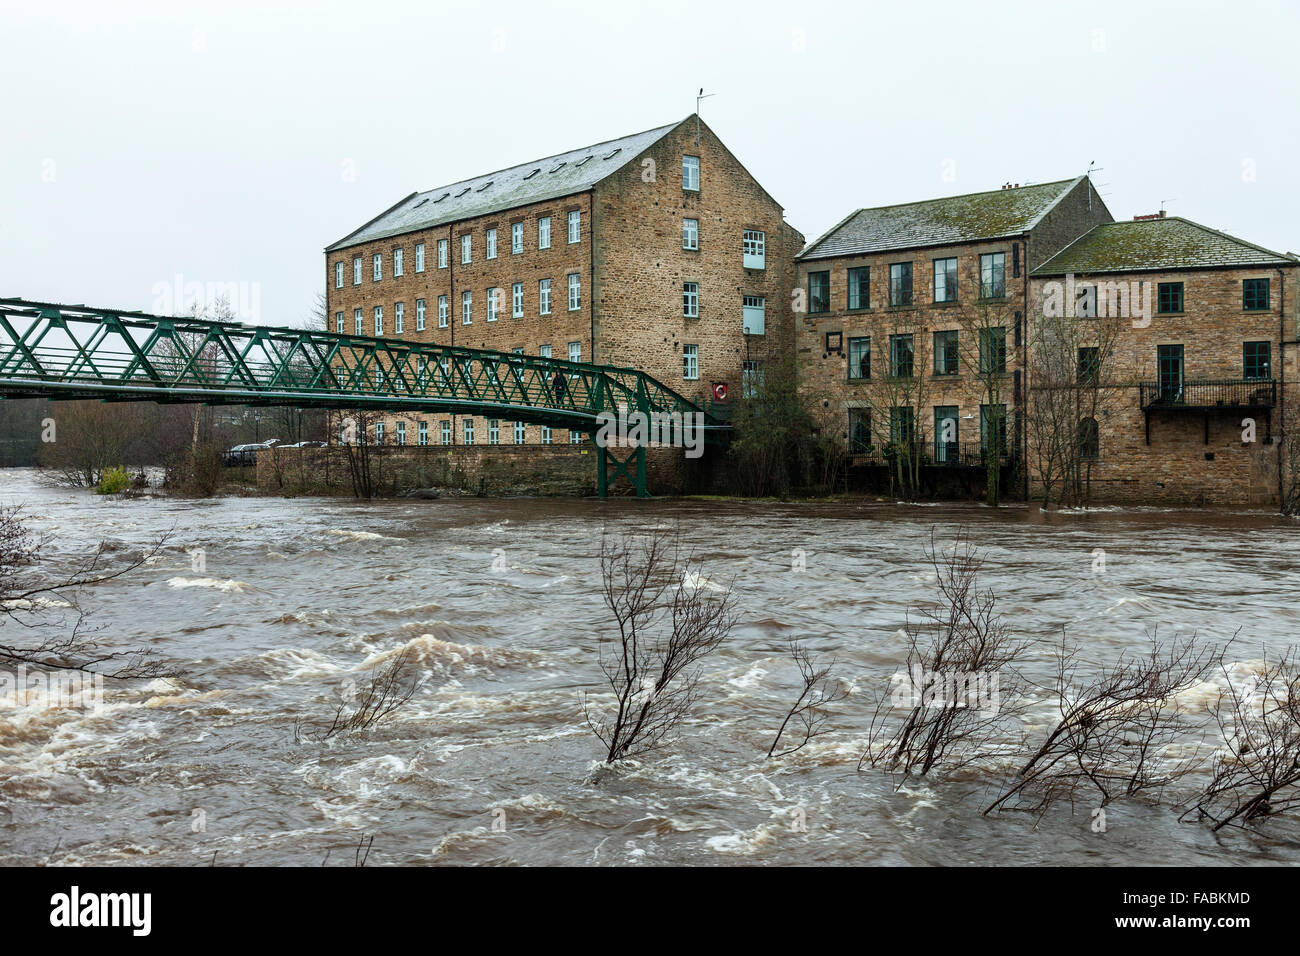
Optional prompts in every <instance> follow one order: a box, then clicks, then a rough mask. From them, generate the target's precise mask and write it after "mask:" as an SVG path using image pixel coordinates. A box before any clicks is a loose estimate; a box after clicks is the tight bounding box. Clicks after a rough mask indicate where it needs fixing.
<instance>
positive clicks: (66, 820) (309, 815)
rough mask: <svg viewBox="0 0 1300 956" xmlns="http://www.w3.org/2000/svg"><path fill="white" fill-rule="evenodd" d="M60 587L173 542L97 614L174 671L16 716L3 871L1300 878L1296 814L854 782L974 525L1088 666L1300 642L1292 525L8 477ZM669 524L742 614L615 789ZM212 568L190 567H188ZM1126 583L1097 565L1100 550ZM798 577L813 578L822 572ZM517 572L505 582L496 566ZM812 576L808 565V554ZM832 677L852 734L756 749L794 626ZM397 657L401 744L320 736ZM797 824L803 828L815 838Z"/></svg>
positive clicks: (1028, 622) (1033, 610)
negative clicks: (647, 597)
mask: <svg viewBox="0 0 1300 956" xmlns="http://www.w3.org/2000/svg"><path fill="white" fill-rule="evenodd" d="M0 503H2V504H15V503H21V504H22V505H23V506H24V510H25V512H26V514H27V517H28V519H29V521H30V524H31V525H32V526H33V528H34V529H36V530H38V531H43V532H48V533H50V534H51V535H52V536H53V543H52V546H51V550H50V552H49V562H48V565H47V566H46V570H48V571H49V573H50V574H52V575H53V574H56V573H58V572H60V571H62V572H65V573H66V572H67V571H68V570H70V569H71V568H72V567H73V566H74V565H75V564H76V563H77V562H78V561H79V560H81V559H83V558H84V557H85V556H86V554H87V553H88V552H89V551H91V550H92V549H93V548H94V546H95V545H96V543H97V542H98V541H100V540H101V539H104V540H107V541H109V542H110V543H111V544H112V546H113V547H115V548H118V549H119V550H118V551H117V552H115V553H118V554H121V553H123V552H125V551H129V550H131V549H139V548H141V547H144V546H146V545H147V544H148V542H149V541H150V540H151V539H152V538H154V537H156V536H157V535H158V534H160V533H162V532H165V531H171V532H172V538H171V540H170V541H169V542H168V543H167V545H166V548H165V550H164V551H163V552H162V554H161V555H160V556H159V557H158V558H157V559H156V560H155V561H154V562H153V563H151V564H150V565H149V566H147V567H142V568H140V569H139V570H137V571H136V572H134V573H132V574H130V575H128V576H126V577H123V578H120V579H117V580H115V581H112V582H109V583H107V584H104V585H101V586H98V587H95V588H93V589H91V590H90V591H89V593H88V594H87V596H86V602H85V603H86V607H87V610H88V612H89V615H90V616H89V622H90V623H91V624H92V625H93V626H94V627H96V628H97V629H98V631H99V636H100V637H101V638H102V639H103V640H104V641H105V642H106V643H109V644H111V645H113V646H118V647H127V646H147V647H149V648H152V649H153V650H155V651H156V652H157V653H158V654H159V655H160V656H161V657H162V658H163V659H165V660H166V661H168V662H169V663H170V664H171V665H172V666H174V667H176V668H177V669H178V670H180V671H182V672H183V674H184V676H183V677H181V678H179V679H172V680H155V681H147V682H146V681H129V682H125V683H118V682H111V681H110V682H109V683H108V684H107V686H106V690H105V705H104V706H103V707H102V709H100V710H99V711H97V712H82V711H74V710H50V709H40V708H35V707H9V708H8V709H3V708H0V863H33V862H46V861H48V862H51V863H54V864H179V865H207V864H208V863H210V862H212V861H213V860H214V857H215V863H216V865H218V866H221V865H244V864H296V865H311V866H315V865H319V864H320V863H321V862H322V861H327V862H328V863H329V865H352V864H353V862H354V856H355V847H356V845H357V843H358V841H359V840H361V839H362V838H363V836H364V838H365V839H366V840H367V841H369V840H370V838H371V837H373V844H372V849H371V851H370V856H369V864H370V865H390V864H415V865H421V864H509V863H517V864H547V863H564V864H577V865H588V864H595V865H608V864H682V863H691V864H727V863H757V864H847V863H855V864H890V865H908V864H944V865H961V864H970V863H994V864H1016V865H1024V864H1039V863H1061V864H1088V865H1100V864H1123V863H1132V864H1168V863H1189V864H1259V863H1292V864H1293V863H1296V862H1300V826H1297V825H1296V824H1294V823H1290V822H1288V821H1285V820H1281V819H1279V820H1273V821H1269V822H1268V823H1267V824H1266V825H1265V826H1263V827H1262V828H1260V829H1259V830H1258V831H1256V832H1237V833H1231V834H1223V835H1220V836H1215V835H1213V834H1211V833H1210V832H1209V831H1208V829H1206V828H1204V827H1201V826H1197V825H1195V824H1185V823H1178V822H1177V819H1176V817H1177V813H1176V812H1173V811H1171V810H1169V809H1168V808H1164V807H1159V806H1153V805H1150V804H1147V803H1144V802H1140V801H1119V802H1117V803H1115V804H1113V805H1112V806H1110V807H1108V808H1107V817H1108V825H1107V828H1106V830H1105V832H1104V833H1098V832H1093V829H1092V827H1091V825H1090V824H1091V822H1092V821H1091V818H1090V814H1089V811H1088V808H1087V807H1083V806H1079V807H1076V808H1075V809H1074V812H1073V813H1072V812H1071V810H1070V808H1069V807H1068V806H1061V807H1058V808H1056V809H1054V810H1052V811H1050V812H1049V813H1048V814H1047V815H1046V816H1045V817H1044V818H1043V819H1042V820H1041V821H1038V822H1037V825H1035V821H1034V820H1033V819H1032V818H1029V817H1028V816H1027V815H1024V814H1015V813H1011V814H1004V815H1002V816H996V817H990V818H985V817H982V816H981V815H980V812H979V811H980V809H981V807H982V806H983V805H984V804H985V803H987V802H988V798H989V797H990V795H991V791H990V787H991V783H990V780H989V777H988V775H987V774H986V773H982V772H980V771H978V770H974V769H972V770H967V771H965V772H963V773H962V774H961V775H960V776H959V778H957V779H933V780H931V779H916V778H914V779H912V780H911V781H909V782H907V783H906V784H905V785H903V786H901V787H898V781H897V780H896V779H895V778H894V777H892V776H889V775H886V774H884V773H881V772H877V771H866V772H857V770H856V766H857V760H858V756H859V754H860V753H861V752H862V749H863V746H864V740H865V737H864V733H865V728H866V725H867V722H868V720H869V714H870V710H871V703H872V701H871V692H872V691H874V690H875V689H877V688H881V687H885V688H887V687H888V686H889V680H890V676H891V675H892V674H894V673H895V672H897V671H899V670H901V669H902V668H903V667H904V665H905V660H906V647H905V643H904V640H903V636H902V634H901V633H900V628H901V627H902V625H903V623H904V615H905V612H906V610H907V608H908V606H909V605H910V604H913V603H914V602H917V601H919V600H924V599H926V598H927V597H929V596H930V595H931V594H932V590H931V588H932V575H931V573H930V572H929V569H928V567H927V565H926V561H925V545H926V543H927V542H928V540H929V536H930V532H931V529H932V528H936V529H938V533H939V535H940V538H941V540H942V539H943V537H944V535H948V536H949V537H950V535H951V532H952V531H953V530H954V529H955V528H956V527H958V526H966V527H967V528H968V529H969V530H970V532H971V535H972V537H973V538H974V539H975V540H976V542H977V543H978V544H979V545H980V546H981V547H982V548H984V549H985V550H986V551H987V558H988V564H987V567H986V573H985V578H984V583H985V584H987V585H989V586H992V587H993V588H994V589H995V590H996V591H997V593H998V595H999V598H1000V606H1001V609H1002V611H1003V613H1004V614H1005V615H1006V619H1007V620H1008V622H1009V623H1010V624H1011V625H1012V626H1013V627H1014V629H1015V630H1016V632H1017V633H1018V634H1021V635H1023V636H1025V637H1027V638H1033V639H1043V641H1044V642H1045V643H1044V645H1043V647H1042V649H1041V651H1039V652H1036V654H1035V659H1034V660H1033V661H1032V662H1031V663H1030V665H1029V667H1030V669H1031V670H1033V669H1037V670H1038V674H1039V676H1040V677H1042V676H1045V675H1047V674H1049V673H1050V671H1051V664H1050V655H1049V653H1048V649H1047V648H1048V645H1049V644H1050V642H1051V641H1052V640H1054V639H1056V638H1057V637H1059V634H1060V629H1061V627H1062V626H1064V627H1066V628H1067V629H1068V633H1069V635H1070V637H1071V638H1072V639H1073V640H1075V641H1077V642H1078V643H1079V644H1080V645H1081V646H1082V648H1083V649H1084V657H1085V659H1087V660H1090V661H1096V662H1106V661H1111V660H1114V658H1115V657H1116V656H1118V655H1119V654H1120V652H1121V651H1122V650H1124V649H1125V648H1129V649H1136V648H1139V647H1141V646H1142V642H1143V640H1144V634H1145V632H1146V630H1147V629H1149V628H1152V627H1156V626H1159V628H1160V631H1161V633H1162V634H1169V635H1172V634H1173V633H1175V632H1181V633H1190V632H1191V631H1197V632H1199V634H1200V635H1202V636H1204V637H1211V638H1227V637H1229V636H1231V635H1232V634H1233V633H1234V632H1238V631H1239V636H1238V638H1237V642H1236V644H1235V645H1234V647H1233V650H1232V652H1231V653H1230V655H1229V658H1230V660H1232V661H1234V662H1243V661H1248V660H1255V659H1258V658H1260V657H1261V656H1262V655H1263V653H1264V651H1265V650H1268V651H1270V652H1271V651H1277V650H1280V649H1282V648H1283V647H1285V646H1286V644H1287V643H1288V642H1292V641H1296V640H1297V638H1298V637H1300V628H1298V627H1297V624H1298V623H1300V602H1298V601H1297V599H1296V586H1297V582H1300V546H1297V535H1298V534H1300V526H1297V525H1296V524H1295V523H1294V522H1290V521H1286V520H1284V519H1281V518H1277V517H1274V516H1271V515H1268V514H1263V513H1248V512H1234V513H1226V512H1208V513H1207V512H1196V511H1170V510H1163V509H1162V510H1154V509H1152V510H1144V509H1126V510H1119V509H1113V510H1100V511H1093V512H1089V513H1067V514H1055V515H1051V516H1048V517H1044V516H1041V515H1039V514H1038V513H1037V511H1036V510H1029V509H1025V508H1023V507H1019V506H1013V507H1008V508H1005V509H999V510H996V511H995V510H991V509H988V508H984V507H979V506H975V505H949V504H944V505H937V506H928V507H926V506H921V507H915V506H912V507H909V506H902V505H896V504H893V503H888V502H865V503H860V504H859V503H791V504H777V503H771V502H754V503H746V502H741V503H736V502H713V501H652V502H637V501H631V500H615V501H609V502H598V501H573V500H485V499H473V498H464V499H450V500H438V501H411V502H407V501H382V502H373V503H361V502H356V501H351V500H326V499H294V500H278V499H263V498H248V499H239V498H227V499H219V500H211V501H179V500H169V499H149V500H135V501H131V500H120V501H119V500H111V499H105V498H101V497H97V496H95V495H93V494H90V493H87V492H81V491H70V490H66V489H52V488H49V487H45V486H43V485H42V484H40V483H39V482H38V481H37V480H36V479H35V477H34V475H33V474H32V473H31V472H25V471H8V472H0ZM656 525H670V526H676V527H678V528H680V530H681V532H682V534H683V536H684V537H685V539H686V540H687V542H688V543H689V544H690V545H692V546H693V547H694V548H695V550H696V551H697V552H698V554H699V555H700V557H701V558H702V559H703V561H704V563H705V574H706V575H707V576H708V577H709V578H710V579H712V580H715V581H725V580H727V579H730V578H732V577H734V578H735V582H736V588H737V590H738V592H739V598H740V604H739V607H740V611H741V622H740V625H739V626H738V627H737V628H736V630H735V631H734V632H733V634H732V636H731V638H730V639H729V641H728V642H727V643H726V644H724V646H723V648H722V649H721V650H720V651H719V652H718V653H716V654H715V655H714V656H712V657H710V658H708V659H707V660H706V662H705V666H704V669H703V676H702V680H701V700H700V702H699V705H698V707H697V708H696V709H695V711H694V713H693V715H692V718H691V720H690V723H689V725H688V726H686V727H685V728H684V729H683V733H682V734H681V736H680V737H679V738H678V740H677V741H676V743H675V744H674V745H673V746H670V747H669V748H668V749H666V750H664V751H663V752H661V753H658V754H656V755H653V756H649V757H645V758H643V759H641V760H636V761H631V762H629V763H627V764H626V765H623V766H621V767H619V768H618V769H617V770H616V771H614V772H612V773H609V774H603V775H600V776H599V777H597V778H594V782H593V776H592V770H593V767H594V765H595V762H596V761H597V760H598V759H599V757H600V746H599V743H598V741H597V740H596V739H595V737H594V736H593V735H592V734H591V732H590V731H589V730H588V728H587V726H586V722H585V719H584V717H583V711H582V694H583V692H584V691H587V692H592V693H598V692H599V691H600V689H601V673H600V670H599V666H598V664H599V658H598V648H599V645H600V641H601V640H602V638H608V637H609V625H608V616H607V612H606V611H605V609H604V606H603V604H602V602H601V599H600V595H599V590H598V585H599V563H598V559H597V549H598V547H599V541H600V536H601V533H602V532H603V531H607V530H609V531H638V530H645V529H648V528H650V527H653V526H656ZM193 549H202V550H203V553H204V558H205V566H204V568H203V569H202V571H196V570H195V568H194V566H193V564H192V561H191V557H190V555H189V554H188V553H187V552H189V551H191V550H193ZM1096 549H1102V550H1104V552H1105V572H1104V573H1103V574H1099V575H1098V574H1094V571H1093V568H1094V561H1095V558H1094V552H1095V551H1096ZM800 559H802V560H800ZM494 562H495V570H494ZM801 563H802V569H800V568H799V565H800V564H801ZM792 636H793V637H797V638H799V639H801V640H803V641H805V642H806V643H807V644H808V645H809V646H810V647H811V648H812V649H813V650H814V651H815V653H816V654H817V655H819V656H821V657H825V658H830V657H834V658H836V659H837V660H838V664H837V667H836V674H837V675H838V676H839V677H840V678H841V679H842V681H843V682H844V683H845V684H846V685H847V686H848V687H849V688H850V690H851V695H850V696H849V697H848V698H847V699H846V700H845V701H843V702H841V703H840V704H838V705H836V707H835V709H834V713H833V715H832V718H831V727H832V733H830V734H828V735H826V736H825V737H822V738H819V739H818V740H816V741H814V742H813V743H812V744H811V745H810V746H809V747H808V748H806V749H805V750H803V751H801V752H799V753H797V754H795V755H793V756H790V757H787V758H784V759H781V760H776V761H769V760H766V759H765V758H764V754H765V752H766V750H767V747H768V745H769V743H770V742H771V738H772V734H773V733H774V731H775V729H776V727H777V725H778V724H779V722H780V720H781V718H782V717H783V716H784V713H785V708H786V707H787V706H788V704H789V702H790V701H791V699H792V697H793V695H794V694H796V693H797V687H796V685H797V672H796V671H795V669H794V666H793V665H792V664H791V663H790V661H789V659H788V656H787V653H786V642H787V640H788V639H789V638H790V637H792ZM403 649H406V650H407V651H409V652H410V654H411V656H412V658H413V659H414V660H415V661H416V662H417V663H418V665H419V668H420V669H421V671H422V672H423V674H424V675H425V678H426V679H425V682H424V684H423V685H422V687H421V689H420V690H419V692H418V693H417V694H416V696H415V697H414V698H413V699H412V700H410V701H409V702H408V703H407V704H406V705H405V706H404V707H402V708H401V709H399V710H398V711H397V712H396V713H395V714H393V715H392V717H391V718H390V719H389V720H388V721H386V722H385V723H382V724H381V725H379V726H378V727H376V728H374V729H372V730H370V731H367V732H364V733H360V734H346V735H343V736H340V737H335V738H333V739H331V740H328V741H326V742H322V743H315V742H311V741H307V740H299V739H296V737H295V724H296V722H297V721H298V720H299V719H300V718H301V719H305V720H307V721H308V722H320V721H327V720H328V718H329V717H330V716H331V715H332V714H333V712H334V709H335V707H336V706H337V704H338V702H339V700H340V696H341V694H343V692H344V689H345V688H346V687H348V686H354V685H355V684H356V683H357V682H361V681H364V680H365V679H366V677H367V676H368V675H369V674H370V673H371V671H372V669H373V668H374V667H375V666H377V665H381V664H382V663H383V662H385V661H387V660H391V659H392V658H393V656H395V655H396V654H399V653H400V652H401V651H402V650H403ZM801 824H803V825H801Z"/></svg>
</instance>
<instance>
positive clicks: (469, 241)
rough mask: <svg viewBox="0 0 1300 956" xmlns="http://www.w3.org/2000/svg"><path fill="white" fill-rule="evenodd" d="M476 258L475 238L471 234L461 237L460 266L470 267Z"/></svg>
mask: <svg viewBox="0 0 1300 956" xmlns="http://www.w3.org/2000/svg"><path fill="white" fill-rule="evenodd" d="M473 258H474V237H473V236H471V235H470V234H469V233H466V234H465V235H463V236H461V237H460V264H461V265H468V264H469V263H470V262H471V261H473Z"/></svg>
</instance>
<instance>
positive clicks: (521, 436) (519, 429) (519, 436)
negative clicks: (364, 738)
mask: <svg viewBox="0 0 1300 956" xmlns="http://www.w3.org/2000/svg"><path fill="white" fill-rule="evenodd" d="M526 428H527V426H526V425H524V423H523V422H515V423H514V428H513V429H512V431H513V433H514V439H515V444H516V445H522V444H523V443H524V440H525V439H526V438H527V437H528V433H527V431H525V429H526Z"/></svg>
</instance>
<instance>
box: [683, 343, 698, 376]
mask: <svg viewBox="0 0 1300 956" xmlns="http://www.w3.org/2000/svg"><path fill="white" fill-rule="evenodd" d="M699 380H700V347H699V346H698V345H686V344H683V345H682V381H684V382H698V381H699Z"/></svg>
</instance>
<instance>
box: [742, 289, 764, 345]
mask: <svg viewBox="0 0 1300 956" xmlns="http://www.w3.org/2000/svg"><path fill="white" fill-rule="evenodd" d="M751 310H757V318H758V321H757V323H755V322H753V321H752V318H753V316H754V312H753V311H751ZM740 320H741V331H742V332H743V333H744V334H745V335H766V334H767V298H766V297H765V296H761V295H745V296H741V298H740Z"/></svg>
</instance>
